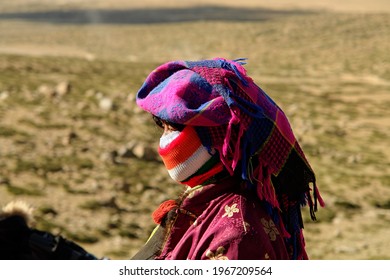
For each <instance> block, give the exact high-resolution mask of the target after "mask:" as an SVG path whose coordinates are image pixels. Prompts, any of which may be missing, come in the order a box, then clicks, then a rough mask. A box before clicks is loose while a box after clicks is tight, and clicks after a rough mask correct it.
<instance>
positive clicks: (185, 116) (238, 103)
mask: <svg viewBox="0 0 390 280" xmlns="http://www.w3.org/2000/svg"><path fill="white" fill-rule="evenodd" d="M243 64H244V61H243V60H241V59H240V60H234V61H232V60H226V59H222V58H215V59H211V60H202V61H173V62H168V63H166V64H163V65H161V66H159V67H158V68H156V69H155V70H154V71H153V72H152V73H151V74H150V75H149V76H148V77H147V79H146V81H145V83H144V84H143V85H142V87H141V89H140V90H139V92H138V94H137V104H138V105H139V106H140V107H141V108H142V109H144V110H145V111H148V112H150V113H151V114H153V115H155V116H157V117H159V118H161V119H163V120H166V121H169V122H171V123H177V124H184V125H190V126H194V127H195V129H196V132H197V133H198V136H199V138H200V139H201V141H202V144H203V145H204V146H205V147H207V148H208V149H209V150H210V151H211V149H215V150H217V151H218V152H219V155H220V160H221V162H222V163H223V164H224V166H225V168H226V169H227V170H228V171H229V172H230V174H231V175H233V174H237V173H239V175H240V176H241V177H242V179H243V180H245V181H246V182H247V185H248V186H249V187H250V188H253V189H255V190H256V192H257V195H258V197H259V198H260V199H261V200H263V201H266V202H267V203H268V205H269V206H270V207H271V208H273V209H279V210H281V212H282V213H284V215H288V217H287V216H284V217H283V219H285V220H286V219H287V220H288V221H289V222H288V223H287V227H289V225H288V224H291V225H290V227H295V226H297V225H300V226H301V227H302V220H301V215H300V210H299V209H298V206H299V204H302V205H303V204H306V203H308V204H309V206H310V213H311V216H312V218H313V219H315V215H314V211H316V210H317V200H318V201H319V202H320V204H321V205H323V202H322V199H321V197H320V196H319V192H318V189H317V186H316V184H315V176H314V172H313V170H312V168H311V167H310V165H309V163H308V161H307V160H306V157H305V155H304V153H303V151H302V149H301V147H300V146H299V144H298V142H297V140H296V138H295V136H294V134H293V132H292V129H291V127H290V124H289V122H288V120H287V117H286V116H285V114H284V113H283V111H282V110H281V109H280V108H279V107H278V106H277V105H276V104H275V102H274V101H273V100H272V99H271V98H270V97H269V96H268V95H267V94H266V93H265V92H264V91H263V90H262V89H261V88H259V87H258V86H257V85H256V84H255V83H254V82H253V80H252V79H251V78H250V77H248V76H247V75H246V71H245V69H244V68H243V66H242V65H243ZM310 184H312V187H313V197H314V200H313V198H312V195H311V193H310V191H311V188H310ZM297 205H298V206H297ZM298 212H299V213H298ZM291 220H294V221H291ZM287 230H288V231H289V232H291V231H290V230H291V229H290V230H289V229H287Z"/></svg>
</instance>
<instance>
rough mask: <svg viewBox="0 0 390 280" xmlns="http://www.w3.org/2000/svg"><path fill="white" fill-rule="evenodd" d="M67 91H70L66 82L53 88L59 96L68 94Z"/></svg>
mask: <svg viewBox="0 0 390 280" xmlns="http://www.w3.org/2000/svg"><path fill="white" fill-rule="evenodd" d="M69 91H70V83H69V82H67V81H64V82H61V83H59V84H58V85H57V86H56V88H55V92H56V94H57V95H59V96H64V95H66V94H68V93H69Z"/></svg>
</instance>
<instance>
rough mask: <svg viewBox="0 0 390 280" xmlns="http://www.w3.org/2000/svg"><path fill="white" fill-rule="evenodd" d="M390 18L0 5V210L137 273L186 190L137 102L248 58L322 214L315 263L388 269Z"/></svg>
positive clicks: (350, 4) (243, 7) (106, 4)
mask: <svg viewBox="0 0 390 280" xmlns="http://www.w3.org/2000/svg"><path fill="white" fill-rule="evenodd" d="M389 50H390V2H388V1H386V0H372V1H363V0H356V1H336V0H327V1H309V0H301V1H298V0H295V1H292V0H291V1H289V0H275V1H272V2H271V1H255V0H252V1H251V0H242V1H238V2H237V1H231V0H227V1H218V0H201V1H194V0H188V1H180V0H167V1H158V0H146V1H125V0H114V1H103V0H97V1H92V0H83V1H82V0H71V1H65V0H56V1H53V0H51V1H49V0H40V1H39V0H14V1H1V3H0V206H2V205H5V204H6V203H7V202H9V201H11V200H16V199H21V200H25V201H27V202H28V203H30V204H31V205H32V206H34V207H35V212H34V213H35V218H36V226H37V227H38V228H39V229H42V230H49V231H51V232H52V233H59V234H62V235H64V236H66V237H67V238H69V239H72V240H74V241H76V242H78V243H80V244H81V245H82V246H84V247H85V248H86V249H87V250H89V251H90V252H91V253H93V254H95V255H97V256H107V257H110V258H112V259H127V258H130V257H131V256H132V255H133V254H134V253H135V252H136V251H137V249H138V248H139V247H140V246H142V244H143V243H144V242H145V240H146V239H147V237H148V235H149V233H150V232H151V230H152V229H153V227H154V225H153V222H152V220H151V217H150V214H151V213H152V211H153V210H154V209H155V208H156V207H157V206H158V205H159V204H160V203H161V202H162V201H164V200H166V199H171V198H174V197H175V196H176V195H177V194H179V193H180V192H181V191H182V189H181V186H178V185H176V184H175V183H174V182H172V181H171V179H170V178H169V176H168V174H167V172H166V171H165V168H164V167H163V165H162V163H161V161H160V159H159V157H158V155H157V154H156V147H157V141H158V139H159V137H160V131H159V129H157V128H156V127H155V126H154V125H153V121H152V120H151V118H150V116H148V115H147V114H146V113H144V112H142V111H141V110H140V109H138V108H137V107H136V105H135V93H136V92H137V90H138V88H139V87H140V86H141V85H142V82H143V81H144V79H145V78H146V76H147V75H148V74H149V73H150V71H152V70H153V69H154V68H155V67H156V66H157V65H159V64H161V63H164V62H166V61H168V60H182V59H183V60H197V59H204V58H212V57H226V58H231V59H234V58H240V57H247V58H248V64H247V66H246V68H247V70H248V73H249V75H250V76H251V77H252V78H253V79H254V80H255V81H256V82H257V84H258V85H260V86H261V87H262V88H263V89H264V90H265V91H266V92H267V93H268V94H269V95H270V96H271V97H272V98H273V99H274V100H276V102H277V103H278V104H280V106H281V107H282V108H283V110H284V111H285V112H286V114H287V116H288V117H289V119H290V122H291V124H292V127H293V130H294V132H295V134H296V136H297V137H298V138H299V140H300V142H301V144H302V146H303V149H304V151H305V152H306V154H307V157H308V159H309V161H310V163H311V164H312V167H313V168H314V170H315V171H316V174H317V180H318V185H319V187H320V190H321V192H322V195H323V198H324V199H325V201H326V203H327V206H326V208H324V209H320V210H319V212H318V215H317V217H318V221H317V222H311V221H310V219H309V218H308V216H309V215H308V213H307V212H308V211H307V209H304V210H303V212H304V216H305V221H306V223H305V236H306V242H307V247H308V252H309V256H310V257H311V258H313V259H390V250H389V249H390V237H389V236H390V227H389V226H390V149H389V135H390V115H389V113H388V108H389V107H390V95H389V94H390V93H389V89H390V55H389Z"/></svg>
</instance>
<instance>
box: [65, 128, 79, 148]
mask: <svg viewBox="0 0 390 280" xmlns="http://www.w3.org/2000/svg"><path fill="white" fill-rule="evenodd" d="M77 137H78V135H77V134H76V133H75V132H73V131H71V132H69V133H68V134H67V135H66V136H65V137H64V139H63V144H64V145H66V146H67V145H70V144H72V142H73V141H74V140H75V139H77Z"/></svg>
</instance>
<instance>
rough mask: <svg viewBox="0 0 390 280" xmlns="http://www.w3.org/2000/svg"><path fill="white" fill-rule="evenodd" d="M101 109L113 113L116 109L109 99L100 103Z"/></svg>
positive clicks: (106, 98)
mask: <svg viewBox="0 0 390 280" xmlns="http://www.w3.org/2000/svg"><path fill="white" fill-rule="evenodd" d="M99 107H100V108H101V109H103V110H104V111H111V110H112V109H113V108H114V103H113V102H112V100H111V99H110V98H108V97H103V98H102V99H100V101H99Z"/></svg>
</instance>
